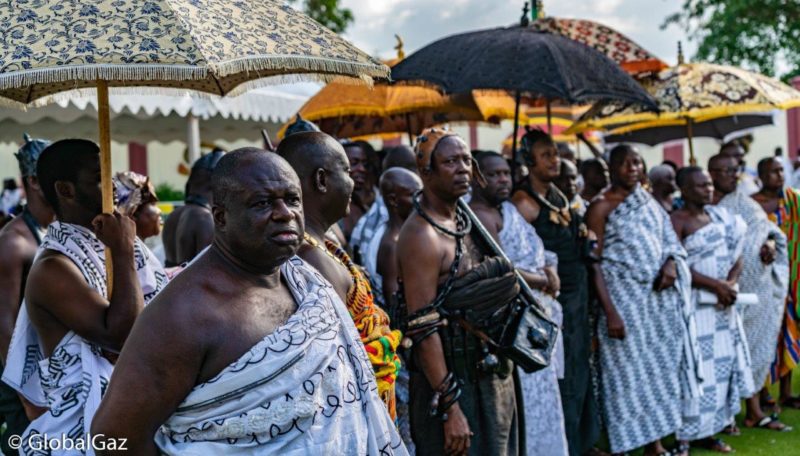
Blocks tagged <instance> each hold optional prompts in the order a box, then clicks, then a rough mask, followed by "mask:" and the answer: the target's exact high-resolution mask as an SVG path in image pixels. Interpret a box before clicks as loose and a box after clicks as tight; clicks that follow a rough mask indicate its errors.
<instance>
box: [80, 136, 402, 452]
mask: <svg viewBox="0 0 800 456" xmlns="http://www.w3.org/2000/svg"><path fill="white" fill-rule="evenodd" d="M212 187H213V190H214V207H213V213H214V225H215V226H214V231H215V232H214V241H213V243H212V245H211V246H210V247H209V249H208V250H206V251H205V252H204V253H202V254H201V255H200V256H198V258H197V259H196V260H195V261H194V262H193V263H192V264H190V265H189V266H188V267H187V268H186V269H185V270H184V271H183V272H181V274H180V275H178V276H177V277H176V278H175V280H174V281H173V282H172V283H171V284H170V285H169V286H167V287H166V288H165V289H164V291H163V292H162V293H161V294H160V295H159V296H158V298H157V299H156V300H155V301H154V302H153V304H152V305H150V306H149V307H148V308H147V310H146V311H145V312H144V313H143V314H142V316H141V318H140V319H139V321H138V322H137V324H136V325H135V326H134V328H133V331H132V333H131V337H130V339H129V340H128V343H127V344H126V346H125V350H123V352H122V355H121V356H120V359H119V362H118V363H117V367H116V371H115V375H114V377H113V378H112V379H111V384H110V385H109V387H108V393H107V394H106V397H105V398H104V400H103V403H102V404H101V406H100V409H99V410H98V412H97V415H96V417H95V420H94V423H93V425H92V432H93V434H95V435H99V434H104V435H105V436H106V437H107V438H108V437H116V438H127V439H128V441H127V443H128V449H129V450H130V451H131V452H132V454H137V455H148V454H152V455H155V454H159V452H160V453H162V454H167V455H177V454H180V455H221V454H281V455H282V456H294V455H308V454H316V455H324V454H359V455H365V454H370V455H393V454H397V455H405V454H407V452H406V449H405V447H404V446H403V443H402V442H401V440H400V437H399V436H398V434H397V431H396V429H395V427H394V424H393V423H392V420H391V418H390V417H389V413H388V412H387V409H386V407H385V406H384V404H383V402H382V401H381V399H380V398H379V397H378V394H377V385H376V382H375V377H374V374H373V373H372V367H371V365H370V363H369V361H368V359H367V354H366V351H365V350H364V346H363V344H362V343H361V340H360V339H359V336H358V333H357V332H356V329H355V326H354V325H353V320H352V318H350V316H349V315H348V313H347V309H346V308H345V306H344V303H343V302H342V300H341V299H340V298H339V297H338V295H337V293H336V291H335V290H334V289H333V287H332V286H331V285H330V283H328V282H327V281H326V280H325V279H324V278H323V277H322V276H321V275H320V274H319V272H317V270H316V269H314V268H312V267H310V266H309V265H307V264H306V263H305V262H304V261H303V260H301V259H300V258H299V257H297V256H296V255H295V254H296V252H297V249H298V247H300V245H301V243H302V242H303V232H304V221H303V204H302V200H301V193H302V191H301V187H300V181H299V179H298V177H297V175H296V174H295V172H294V170H293V169H292V167H291V166H290V165H289V164H288V163H287V162H286V161H285V160H284V159H283V158H281V157H280V156H278V155H277V154H274V153H269V152H266V151H264V150H260V149H254V148H246V149H240V150H237V151H233V152H230V153H228V154H227V155H226V156H225V157H224V158H222V159H221V160H220V162H219V164H218V166H217V168H216V169H215V170H214V175H213V178H212ZM176 328H192V330H186V331H178V330H175V329H176ZM131 391H142V392H144V393H143V394H131ZM154 436H155V437H154Z"/></svg>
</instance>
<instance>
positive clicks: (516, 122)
mask: <svg viewBox="0 0 800 456" xmlns="http://www.w3.org/2000/svg"><path fill="white" fill-rule="evenodd" d="M520 98H521V97H520V93H519V90H517V92H516V93H515V94H514V134H512V135H511V180H512V181H516V179H517V174H516V171H517V130H518V129H519V103H520Z"/></svg>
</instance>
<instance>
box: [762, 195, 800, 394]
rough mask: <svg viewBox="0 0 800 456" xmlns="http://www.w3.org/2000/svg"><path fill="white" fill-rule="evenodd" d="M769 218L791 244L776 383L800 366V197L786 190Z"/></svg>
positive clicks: (773, 379) (774, 375)
mask: <svg viewBox="0 0 800 456" xmlns="http://www.w3.org/2000/svg"><path fill="white" fill-rule="evenodd" d="M768 215H769V218H770V220H772V221H773V222H775V223H776V224H777V225H778V226H779V227H780V228H781V231H783V233H784V234H786V237H787V238H788V244H789V249H788V250H789V296H788V297H787V298H786V310H785V312H784V317H783V327H782V328H781V335H780V339H779V340H778V350H777V354H776V357H775V362H774V363H773V364H772V368H771V369H770V382H772V383H774V382H776V381H778V379H780V378H781V377H783V376H785V375H786V374H788V373H789V372H791V371H792V369H794V368H795V367H797V364H798V363H800V193H798V191H797V190H796V189H792V188H787V189H785V190H784V192H783V194H782V195H781V199H780V203H779V204H778V209H777V210H776V211H775V212H773V213H771V214H768Z"/></svg>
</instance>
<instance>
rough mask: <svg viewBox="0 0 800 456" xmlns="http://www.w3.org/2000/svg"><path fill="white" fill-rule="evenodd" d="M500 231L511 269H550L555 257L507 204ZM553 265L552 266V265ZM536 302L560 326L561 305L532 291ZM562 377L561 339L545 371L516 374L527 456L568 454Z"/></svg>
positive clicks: (537, 271) (504, 203)
mask: <svg viewBox="0 0 800 456" xmlns="http://www.w3.org/2000/svg"><path fill="white" fill-rule="evenodd" d="M501 211H502V213H503V229H502V230H500V233H498V237H499V238H500V244H501V246H502V247H503V251H505V252H506V255H507V256H508V257H509V259H510V260H511V262H512V263H514V266H515V267H516V268H518V269H520V270H524V271H528V272H531V273H535V274H542V273H543V272H544V268H545V266H549V265H550V264H549V263H547V260H546V258H548V257H550V261H553V262H557V259H553V257H554V256H555V255H553V254H552V253H551V252H546V251H545V249H544V243H543V242H542V239H541V238H540V237H539V235H538V234H536V230H535V229H534V228H533V226H531V224H530V223H528V222H526V221H525V219H524V218H523V217H522V215H521V214H520V213H519V211H517V208H516V207H514V205H513V204H511V203H510V202H508V201H505V202H503V204H502V206H501ZM553 265H554V266H555V264H553ZM533 292H534V295H535V297H536V299H537V300H538V301H539V303H541V304H542V305H543V306H544V307H545V309H546V310H547V312H548V314H549V315H550V317H551V318H552V319H553V321H555V322H556V323H557V324H558V325H559V327H561V322H562V319H563V314H562V311H561V304H559V302H558V301H556V300H555V299H553V297H551V296H549V295H546V294H544V293H542V292H541V291H538V290H533ZM563 376H564V343H563V341H562V340H561V336H559V338H558V342H557V343H556V351H555V353H554V356H553V360H552V362H551V364H550V365H549V366H547V367H546V368H544V369H542V370H540V371H537V372H533V373H530V374H529V373H525V372H523V371H522V370H520V371H519V378H520V383H521V386H522V398H523V404H524V405H525V444H526V446H527V454H531V455H532V454H546V455H552V456H558V455H567V454H569V449H568V448H567V437H566V428H565V424H564V412H563V409H562V405H561V393H560V391H559V389H558V379H559V378H563Z"/></svg>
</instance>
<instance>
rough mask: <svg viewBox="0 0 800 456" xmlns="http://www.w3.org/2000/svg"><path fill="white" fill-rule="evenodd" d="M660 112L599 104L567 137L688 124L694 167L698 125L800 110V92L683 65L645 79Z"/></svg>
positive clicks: (719, 69) (734, 71)
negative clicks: (779, 111)
mask: <svg viewBox="0 0 800 456" xmlns="http://www.w3.org/2000/svg"><path fill="white" fill-rule="evenodd" d="M642 84H643V85H644V87H645V89H646V90H647V92H648V93H650V94H651V95H652V96H653V98H655V99H656V102H657V103H658V107H659V110H660V112H658V113H656V112H646V111H645V110H643V109H641V108H639V107H637V106H632V105H627V104H623V103H615V102H599V103H597V104H595V105H594V106H592V108H591V109H589V110H588V111H587V112H586V113H585V114H584V115H583V116H581V118H580V119H578V121H577V122H575V124H574V125H573V126H572V127H570V129H569V130H567V133H578V132H581V131H586V130H616V132H623V131H635V130H639V129H643V128H654V127H659V126H664V127H674V126H675V125H685V126H686V137H687V138H688V139H689V152H690V161H691V162H692V163H693V162H694V161H695V158H694V145H693V143H692V137H693V134H692V129H693V126H694V125H695V124H696V123H699V122H705V121H709V120H713V119H718V118H722V117H729V116H735V115H737V114H746V113H757V112H769V111H773V110H775V109H790V108H795V107H800V91H797V90H795V89H793V88H791V87H789V86H787V85H786V84H783V83H781V82H779V81H776V80H775V79H772V78H769V77H767V76H763V75H760V74H757V73H753V72H750V71H746V70H743V69H741V68H736V67H732V66H723V65H714V64H711V63H679V64H678V65H677V66H675V67H672V68H668V69H666V70H664V71H661V72H660V73H658V74H657V75H655V76H654V77H653V78H650V79H646V80H644V81H642Z"/></svg>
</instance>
